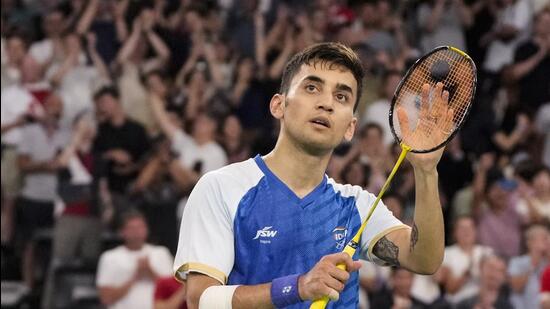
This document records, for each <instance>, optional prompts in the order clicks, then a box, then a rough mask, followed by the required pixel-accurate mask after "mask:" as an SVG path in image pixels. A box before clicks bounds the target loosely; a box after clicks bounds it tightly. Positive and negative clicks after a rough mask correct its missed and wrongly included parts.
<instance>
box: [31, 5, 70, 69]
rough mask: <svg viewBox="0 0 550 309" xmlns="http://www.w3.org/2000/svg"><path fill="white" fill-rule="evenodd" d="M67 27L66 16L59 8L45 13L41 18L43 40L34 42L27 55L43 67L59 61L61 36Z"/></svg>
mask: <svg viewBox="0 0 550 309" xmlns="http://www.w3.org/2000/svg"><path fill="white" fill-rule="evenodd" d="M68 26H69V24H67V20H66V16H65V14H64V13H63V11H62V10H61V8H60V7H56V8H53V9H51V10H50V11H47V12H46V13H45V14H44V16H42V30H43V31H44V35H45V38H44V39H42V40H40V41H37V42H34V43H33V44H32V45H31V47H30V49H29V54H30V55H31V56H32V57H33V58H34V59H36V61H37V62H38V63H40V64H41V65H43V66H44V67H47V66H48V65H49V64H50V63H52V62H54V61H57V60H60V57H62V53H60V51H61V50H62V45H63V43H62V39H61V34H62V33H63V32H64V31H66V29H67V28H68Z"/></svg>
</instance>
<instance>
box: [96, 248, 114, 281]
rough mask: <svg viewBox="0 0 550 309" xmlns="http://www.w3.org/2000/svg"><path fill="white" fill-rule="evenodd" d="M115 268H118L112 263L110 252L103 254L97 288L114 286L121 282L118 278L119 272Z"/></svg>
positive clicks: (98, 270) (98, 268)
mask: <svg viewBox="0 0 550 309" xmlns="http://www.w3.org/2000/svg"><path fill="white" fill-rule="evenodd" d="M114 267H116V264H115V263H113V261H110V254H109V252H107V253H104V254H102V255H101V257H100V258H99V264H98V266H97V276H96V286H97V287H108V286H114V285H116V284H117V283H118V281H119V280H118V278H116V275H117V272H116V271H115V269H113V268H114Z"/></svg>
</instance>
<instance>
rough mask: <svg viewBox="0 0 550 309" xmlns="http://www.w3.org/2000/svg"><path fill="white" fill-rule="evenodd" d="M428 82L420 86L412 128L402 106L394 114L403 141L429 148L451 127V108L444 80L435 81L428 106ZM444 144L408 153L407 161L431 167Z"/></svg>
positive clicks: (427, 167)
mask: <svg viewBox="0 0 550 309" xmlns="http://www.w3.org/2000/svg"><path fill="white" fill-rule="evenodd" d="M430 88H431V87H430V85H429V84H424V86H423V87H422V101H421V105H420V113H419V116H418V121H417V123H416V125H415V126H414V128H411V126H410V123H409V117H408V115H407V112H406V111H405V109H403V108H401V107H398V109H397V117H398V119H399V127H400V129H401V135H402V143H403V144H405V145H407V146H410V147H412V148H416V149H426V150H428V149H431V148H434V147H435V146H437V145H439V144H441V143H442V142H444V141H445V140H446V139H447V138H449V136H450V135H451V133H452V132H453V129H454V122H453V117H454V112H453V109H452V108H450V107H449V106H448V102H449V92H448V91H446V90H445V91H444V90H443V84H442V83H437V85H436V87H435V90H434V92H433V94H432V96H433V98H432V100H433V103H432V106H431V108H430V104H429V103H430ZM442 154H443V147H442V148H440V149H438V150H436V151H433V152H430V153H425V154H414V153H412V154H410V155H409V156H408V158H409V161H410V162H411V164H412V165H413V167H415V168H417V167H420V168H422V169H426V170H431V169H434V168H435V166H436V165H437V163H438V162H439V159H440V158H441V155H442Z"/></svg>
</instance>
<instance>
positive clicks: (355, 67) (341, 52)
mask: <svg viewBox="0 0 550 309" xmlns="http://www.w3.org/2000/svg"><path fill="white" fill-rule="evenodd" d="M318 62H321V63H324V64H328V65H329V67H330V68H332V67H333V66H335V65H336V66H342V67H344V68H346V69H348V70H350V71H351V73H352V74H353V77H355V80H356V81H357V98H356V100H355V104H354V106H353V111H355V109H356V108H357V103H358V102H359V99H360V98H361V94H362V91H363V76H364V75H365V73H364V71H363V65H362V64H361V60H359V57H357V54H356V53H355V52H354V51H353V50H352V49H351V48H349V47H347V46H346V45H344V44H342V43H335V42H327V43H319V44H315V45H312V46H310V47H308V48H306V49H304V50H303V51H301V52H299V53H297V54H296V55H294V56H293V57H292V58H291V59H290V60H289V61H288V63H287V64H286V66H285V69H284V71H283V77H282V78H281V87H280V88H279V92H280V93H285V94H286V93H287V92H288V89H289V88H290V82H291V81H292V78H294V76H295V75H296V73H297V72H298V70H300V67H301V66H302V64H307V65H315V64H316V63H318Z"/></svg>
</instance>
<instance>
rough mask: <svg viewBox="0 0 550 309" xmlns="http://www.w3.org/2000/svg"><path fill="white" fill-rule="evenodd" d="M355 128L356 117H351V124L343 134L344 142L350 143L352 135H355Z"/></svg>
mask: <svg viewBox="0 0 550 309" xmlns="http://www.w3.org/2000/svg"><path fill="white" fill-rule="evenodd" d="M356 127H357V117H353V118H352V119H351V122H350V123H349V125H348V128H347V129H346V133H344V139H345V140H346V142H349V141H351V139H352V138H353V134H355V128H356Z"/></svg>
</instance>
